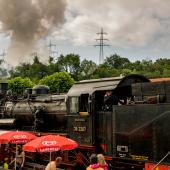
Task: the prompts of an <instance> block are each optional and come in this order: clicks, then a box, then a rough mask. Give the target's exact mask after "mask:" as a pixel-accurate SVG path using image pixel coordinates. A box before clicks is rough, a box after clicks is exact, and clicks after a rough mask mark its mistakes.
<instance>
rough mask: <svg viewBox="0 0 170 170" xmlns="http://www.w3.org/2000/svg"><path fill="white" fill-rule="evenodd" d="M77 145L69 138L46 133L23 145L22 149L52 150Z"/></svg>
mask: <svg viewBox="0 0 170 170" xmlns="http://www.w3.org/2000/svg"><path fill="white" fill-rule="evenodd" d="M77 147H78V144H77V143H76V142H75V141H73V140H71V139H69V138H66V137H63V136H59V135H46V136H41V137H38V138H36V139H34V140H32V141H30V142H28V143H27V144H25V145H23V150H24V151H28V152H54V151H58V150H71V149H75V148H77Z"/></svg>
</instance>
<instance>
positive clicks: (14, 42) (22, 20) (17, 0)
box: [0, 0, 66, 64]
mask: <svg viewBox="0 0 170 170" xmlns="http://www.w3.org/2000/svg"><path fill="white" fill-rule="evenodd" d="M65 7H66V1H65V0H57V1H56V0H45V1H42V0H32V1H31V0H22V1H21V0H12V1H11V0H5V1H4V0H0V21H1V23H2V24H1V30H2V31H3V32H8V33H9V34H10V37H11V43H10V47H9V50H8V56H7V61H8V62H9V63H11V64H18V62H19V61H20V57H23V56H25V55H27V54H28V53H30V52H32V51H34V49H35V47H36V45H37V43H38V41H39V40H40V39H41V38H43V37H45V36H47V35H48V34H49V33H50V32H51V31H52V30H53V28H54V27H55V28H56V27H58V26H60V25H61V24H62V23H63V22H64V12H65Z"/></svg>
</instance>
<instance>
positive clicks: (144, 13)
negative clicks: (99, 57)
mask: <svg viewBox="0 0 170 170" xmlns="http://www.w3.org/2000/svg"><path fill="white" fill-rule="evenodd" d="M169 10H170V1H169V0H164V1H160V0H143V1H136V0H107V2H105V1H103V0H93V1H91V0H74V1H72V0H68V6H67V11H66V20H67V22H66V23H65V24H64V26H63V30H62V33H63V34H62V33H61V34H60V37H63V39H64V37H65V38H66V36H67V39H70V41H72V42H73V43H74V44H75V45H87V44H92V43H94V38H97V35H96V34H95V33H97V32H99V31H100V29H101V27H103V28H104V30H105V31H106V32H107V33H108V35H107V36H106V38H108V39H109V43H110V44H111V45H113V46H114V47H117V48H119V47H124V48H131V49H133V48H134V47H135V48H145V47H147V46H151V47H152V48H157V47H158V46H160V48H161V47H162V48H165V45H166V46H168V47H169V43H167V41H169V38H170V37H169V34H170V29H167V28H169V26H170V13H169ZM167 36H168V38H167ZM68 37H69V38H68ZM155 40H156V42H155ZM168 47H167V48H168Z"/></svg>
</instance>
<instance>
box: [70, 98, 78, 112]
mask: <svg viewBox="0 0 170 170" xmlns="http://www.w3.org/2000/svg"><path fill="white" fill-rule="evenodd" d="M69 105H70V113H78V110H79V109H78V97H70V100H69Z"/></svg>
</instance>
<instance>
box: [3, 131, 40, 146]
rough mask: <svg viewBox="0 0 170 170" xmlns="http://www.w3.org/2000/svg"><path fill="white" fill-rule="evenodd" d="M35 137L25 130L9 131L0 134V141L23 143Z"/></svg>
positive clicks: (4, 142)
mask: <svg viewBox="0 0 170 170" xmlns="http://www.w3.org/2000/svg"><path fill="white" fill-rule="evenodd" d="M35 138H37V137H36V136H35V135H33V134H32V133H29V132H25V131H9V132H5V133H3V134H1V135H0V143H1V144H6V143H12V144H24V143H27V142H29V141H30V140H33V139H35Z"/></svg>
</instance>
